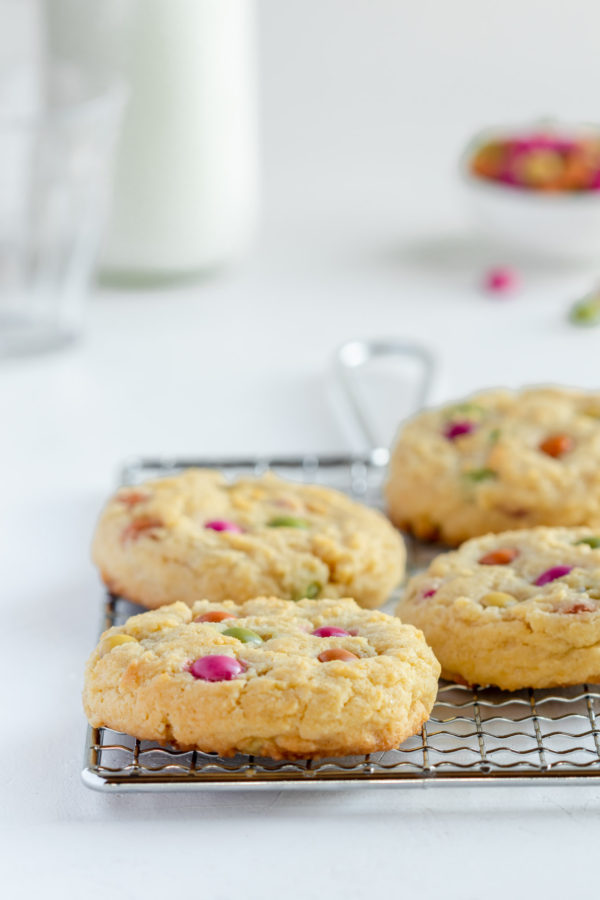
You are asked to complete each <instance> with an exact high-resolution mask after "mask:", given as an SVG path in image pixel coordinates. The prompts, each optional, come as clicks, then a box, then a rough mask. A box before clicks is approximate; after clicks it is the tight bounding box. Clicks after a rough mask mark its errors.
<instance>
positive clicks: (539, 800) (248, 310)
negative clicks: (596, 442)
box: [0, 209, 600, 900]
mask: <svg viewBox="0 0 600 900" xmlns="http://www.w3.org/2000/svg"><path fill="white" fill-rule="evenodd" d="M393 224H394V223H393V222H391V221H390V220H389V218H386V214H385V210H384V209H380V211H379V213H378V215H377V216H376V217H372V218H371V217H369V216H368V215H366V216H365V217H362V218H361V220H360V223H357V222H356V221H353V222H349V221H348V218H347V217H343V216H342V217H340V218H338V219H335V218H332V220H331V221H330V222H326V221H321V223H320V227H319V231H318V236H316V235H314V234H313V233H312V232H311V228H310V222H309V221H302V220H301V217H298V218H297V219H296V220H295V221H293V220H290V221H288V222H287V223H286V224H285V226H284V225H283V224H282V223H277V222H276V223H273V224H272V225H271V226H270V227H269V228H268V229H267V231H266V233H265V234H264V236H263V239H262V241H261V242H260V244H259V247H258V249H257V252H256V255H255V256H254V257H253V258H252V259H251V260H250V261H249V262H248V263H247V264H246V265H245V266H244V267H242V268H241V269H239V270H238V271H236V272H233V273H230V274H228V275H227V276H223V277H222V278H215V279H213V280H207V281H205V282H204V283H202V284H194V285H188V286H185V287H179V288H173V289H171V290H169V291H166V292H144V293H138V294H133V293H131V294H127V293H117V292H104V293H99V294H98V295H97V296H96V297H95V298H94V299H93V302H92V306H91V310H90V322H89V331H88V335H87V338H86V340H85V341H84V342H83V343H82V344H81V345H80V346H78V347H76V348H73V349H72V350H71V351H70V352H67V353H63V354H60V355H56V356H47V357H44V358H42V357H40V358H37V359H29V360H15V361H12V362H8V363H5V364H3V365H2V367H1V368H0V421H2V426H3V428H2V432H3V440H2V473H3V490H2V497H3V514H2V516H1V517H0V528H1V535H0V547H1V548H2V558H3V591H2V610H3V612H2V621H3V623H4V634H5V640H4V641H3V653H2V655H3V671H4V676H3V678H2V682H1V684H2V710H3V717H2V718H3V728H2V734H3V739H2V743H1V744H0V754H1V757H2V761H1V770H0V771H2V775H3V779H2V781H3V783H2V795H3V799H2V812H1V815H2V822H3V834H2V838H1V840H0V855H4V856H5V862H6V870H7V872H8V878H9V879H13V881H12V882H11V887H10V891H9V892H8V893H7V895H6V896H10V897H11V898H17V897H32V896H34V891H35V890H36V889H38V890H44V893H45V896H47V897H64V896H86V897H100V896H102V897H106V896H115V897H141V896H144V897H162V896H164V895H165V893H167V892H168V893H172V892H173V889H174V888H175V890H177V891H180V890H184V891H185V892H186V894H189V893H190V892H191V891H192V890H197V891H198V892H201V894H202V896H207V897H215V898H233V897H240V896H246V897H248V898H270V897H273V898H275V897H281V896H292V897H313V896H315V897H316V896H319V897H320V896H336V897H337V896H340V897H341V896H344V897H362V896H366V894H367V892H368V893H369V894H371V893H372V894H374V895H377V893H379V892H381V893H382V894H386V895H387V894H389V893H390V891H391V890H392V889H393V890H398V891H400V893H401V894H402V895H405V894H406V893H407V891H410V892H415V891H418V892H419V893H420V895H421V896H433V892H434V889H435V890H436V891H437V890H438V889H439V891H440V894H439V896H448V897H457V898H459V897H460V898H463V900H464V898H467V900H468V898H471V897H473V898H475V897H478V898H479V897H480V896H486V897H491V898H496V897H501V896H504V895H505V892H506V891H508V890H515V891H518V892H522V893H517V894H516V895H515V896H518V895H520V896H523V895H524V891H525V885H527V886H528V889H529V888H530V889H536V890H539V891H540V892H541V891H542V890H543V891H544V894H545V895H546V896H558V894H559V893H560V891H559V888H560V886H563V887H564V888H565V889H566V888H567V885H568V889H569V890H570V891H571V892H575V891H577V889H578V888H581V889H583V888H584V887H585V885H586V883H587V879H588V877H589V873H590V867H591V864H592V861H593V860H594V858H595V855H594V851H595V845H596V834H595V830H594V828H593V825H594V824H595V823H596V822H597V817H598V813H599V811H600V790H599V789H598V788H594V787H573V788H571V789H565V788H559V787H554V788H550V787H548V788H544V787H539V788H535V789H534V788H524V789H515V788H500V787H495V788H478V789H475V788H472V789H464V788H458V787H457V788H445V789H436V788H435V787H431V788H429V789H396V790H393V789H383V790H382V789H377V790H356V791H349V792H347V793H345V792H341V791H339V792H338V791H336V792H329V791H327V792H323V793H319V792H318V791H311V792H307V793H284V792H281V791H272V792H266V793H260V794H259V793H254V794H251V793H249V792H240V793H219V794H210V793H206V794H198V793H197V794H194V795H181V794H179V795H145V796H142V795H131V794H129V795H113V796H105V795H102V794H96V793H93V792H91V791H89V790H87V789H86V788H85V787H83V785H82V784H81V782H80V780H79V771H80V768H81V752H82V742H83V736H84V719H83V715H82V712H81V709H80V700H79V695H80V690H81V678H82V674H81V673H82V667H83V664H84V660H85V657H86V655H87V654H88V652H89V651H90V649H91V647H92V645H93V643H94V640H95V635H96V628H97V625H98V615H99V605H100V602H101V598H102V589H101V587H100V584H99V581H98V578H97V576H96V573H95V571H94V569H93V568H92V565H91V563H90V561H89V555H88V547H89V542H90V535H91V532H92V529H93V526H94V520H95V517H96V516H97V514H98V510H99V507H100V504H101V502H102V499H103V497H105V495H106V493H107V492H108V490H109V489H110V488H111V486H112V484H113V479H114V477H115V467H116V466H117V464H118V463H119V462H120V461H121V460H123V459H124V458H125V457H128V456H131V455H132V454H137V453H166V454H171V453H188V454H194V453H196V454H213V453H225V454H230V455H231V454H234V453H237V452H240V451H241V452H244V453H258V452H270V451H281V452H295V451H297V450H299V449H300V450H314V451H332V450H337V449H345V448H346V447H347V442H346V438H345V436H344V435H342V434H341V432H340V431H339V430H338V427H337V425H336V423H335V419H334V418H333V417H332V414H331V409H330V407H329V405H328V398H327V392H326V391H324V390H323V387H324V384H325V381H326V378H327V370H328V364H329V357H330V354H331V351H332V349H333V348H334V347H335V346H336V345H337V344H338V343H339V342H340V341H341V340H343V339H346V338H349V337H354V336H362V335H369V334H370V335H383V334H385V335H399V336H405V337H412V338H416V339H419V340H421V341H423V342H426V343H427V344H428V345H429V346H430V347H431V348H432V349H433V350H434V351H435V352H436V354H437V355H438V357H439V362H440V378H439V379H438V384H437V388H436V396H437V397H438V398H443V397H449V396H451V395H454V394H460V393H461V392H464V391H467V390H469V389H471V388H476V387H479V386H482V385H486V384H499V383H502V382H508V383H510V384H519V383H523V382H539V381H545V380H548V379H551V380H557V381H566V382H572V383H575V384H577V383H578V384H585V385H593V384H594V383H595V379H596V377H597V363H596V362H594V360H595V359H596V360H597V348H598V340H600V335H599V333H598V332H596V331H594V330H577V329H575V328H573V327H572V326H569V325H568V324H566V322H565V319H564V313H565V308H566V305H567V303H568V301H569V299H570V298H571V297H572V296H573V295H576V294H577V292H578V291H580V290H581V289H582V288H583V287H585V285H586V284H587V279H588V278H589V275H587V274H586V273H582V272H572V273H562V274H561V275H559V276H556V277H555V278H554V279H552V280H551V279H549V278H548V277H547V276H545V277H543V278H542V276H540V275H537V276H536V275H535V274H532V273H530V274H529V275H528V276H527V277H526V281H527V283H526V286H525V288H524V289H523V291H522V292H521V293H520V294H519V295H518V296H515V297H513V298H511V299H507V300H495V299H490V298H489V297H487V296H485V295H483V294H482V293H481V292H480V291H479V289H478V287H477V280H478V277H479V273H480V264H481V259H480V258H479V257H478V255H477V253H475V251H474V250H473V249H472V248H471V250H469V244H468V242H466V243H464V248H463V249H464V250H465V252H464V253H463V254H462V257H463V263H462V264H461V266H460V267H459V270H458V271H456V270H454V269H452V268H450V269H449V268H448V266H447V265H446V264H445V263H444V258H445V257H444V253H442V252H441V251H440V250H439V247H438V249H437V250H436V249H435V247H432V246H430V245H431V240H429V242H428V241H426V240H425V241H424V243H423V246H422V247H421V249H420V251H419V253H416V251H415V250H414V247H413V250H412V251H410V252H409V251H408V250H406V246H407V242H408V243H410V244H411V246H412V245H414V240H415V239H414V236H411V237H410V239H409V238H408V236H404V237H403V235H402V234H401V232H400V231H398V232H394V231H393V228H392V226H393ZM378 229H379V231H378ZM431 233H432V232H430V234H431ZM390 234H394V239H395V240H397V246H398V248H400V249H398V251H397V253H396V254H386V253H385V252H381V250H380V249H379V250H378V248H380V247H381V246H382V245H385V241H384V240H383V238H384V236H385V235H387V237H388V239H389V237H390ZM311 235H312V236H311ZM411 235H413V232H412V231H411ZM452 242H453V244H454V245H455V246H456V245H458V244H461V246H462V244H463V238H462V236H461V233H460V232H459V231H458V230H455V231H454V233H453V237H452ZM434 243H435V242H434ZM403 246H404V248H405V249H404V250H402V249H401V248H402V247H403ZM436 246H437V245H436ZM423 256H425V257H426V258H427V260H428V261H427V262H426V263H423V262H422V257H423ZM596 383H597V382H596ZM390 415H391V416H392V417H395V416H396V415H397V413H396V412H395V411H394V410H390ZM575 858H576V859H577V865H576V866H575V867H574V868H570V864H568V860H569V859H575ZM396 881H397V882H398V883H397V884H396ZM394 885H395V886H394ZM442 892H443V893H442ZM540 895H541V894H540ZM436 896H438V894H437V893H436Z"/></svg>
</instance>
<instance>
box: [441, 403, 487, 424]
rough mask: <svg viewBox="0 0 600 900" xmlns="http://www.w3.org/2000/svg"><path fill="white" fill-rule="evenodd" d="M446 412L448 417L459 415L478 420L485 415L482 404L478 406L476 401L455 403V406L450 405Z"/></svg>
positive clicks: (457, 416)
mask: <svg viewBox="0 0 600 900" xmlns="http://www.w3.org/2000/svg"><path fill="white" fill-rule="evenodd" d="M446 412H447V415H448V418H450V419H457V418H459V417H460V418H465V419H475V420H476V421H478V420H479V419H481V418H482V417H483V416H484V415H485V409H484V408H483V406H478V405H477V403H457V404H456V406H450V407H449V408H448V409H447V410H446Z"/></svg>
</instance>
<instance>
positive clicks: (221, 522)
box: [204, 519, 244, 534]
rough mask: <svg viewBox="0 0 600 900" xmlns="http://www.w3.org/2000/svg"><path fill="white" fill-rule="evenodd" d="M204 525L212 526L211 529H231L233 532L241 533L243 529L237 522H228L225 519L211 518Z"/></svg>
mask: <svg viewBox="0 0 600 900" xmlns="http://www.w3.org/2000/svg"><path fill="white" fill-rule="evenodd" d="M204 527H205V528H212V530H213V531H233V532H234V533H235V534H242V532H243V530H244V529H243V528H240V526H239V525H238V524H237V522H229V521H228V520H227V519H213V520H212V521H211V522H205V523H204Z"/></svg>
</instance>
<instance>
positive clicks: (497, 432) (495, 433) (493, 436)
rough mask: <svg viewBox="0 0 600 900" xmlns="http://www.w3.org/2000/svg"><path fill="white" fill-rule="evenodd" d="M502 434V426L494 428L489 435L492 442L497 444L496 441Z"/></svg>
mask: <svg viewBox="0 0 600 900" xmlns="http://www.w3.org/2000/svg"><path fill="white" fill-rule="evenodd" d="M501 434H502V431H501V429H500V428H492V430H491V431H490V433H489V435H488V439H489V441H490V444H495V443H496V441H498V440H499V439H500V435H501Z"/></svg>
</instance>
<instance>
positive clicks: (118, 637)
mask: <svg viewBox="0 0 600 900" xmlns="http://www.w3.org/2000/svg"><path fill="white" fill-rule="evenodd" d="M131 641H134V642H135V638H134V637H131V635H130V634H109V635H108V636H107V637H105V638H104V640H103V641H102V655H103V656H104V654H105V653H110V651H111V650H114V649H115V647H119V646H120V645H121V644H129V643H130V642H131Z"/></svg>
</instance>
